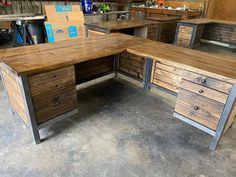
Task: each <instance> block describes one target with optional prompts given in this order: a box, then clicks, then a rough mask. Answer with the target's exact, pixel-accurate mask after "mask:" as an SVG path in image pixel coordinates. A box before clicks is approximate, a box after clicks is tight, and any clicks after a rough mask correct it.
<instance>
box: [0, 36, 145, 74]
mask: <svg viewBox="0 0 236 177" xmlns="http://www.w3.org/2000/svg"><path fill="white" fill-rule="evenodd" d="M144 42H145V39H143V38H137V37H133V36H129V35H125V34H119V33H114V34H110V35H102V36H99V37H91V38H84V39H74V40H68V41H61V42H57V43H54V44H51V43H46V44H40V45H33V46H26V47H17V48H9V49H3V50H0V61H1V62H3V65H4V66H6V65H8V67H10V69H11V70H13V72H15V73H16V74H17V75H19V76H22V75H27V76H28V75H34V74H38V73H43V72H46V71H50V70H54V69H59V68H63V67H66V66H71V65H74V64H76V63H80V62H83V61H88V60H93V59H97V58H100V57H105V56H109V55H114V54H118V53H120V52H121V51H123V50H125V49H126V48H128V47H130V46H133V45H138V44H141V43H144Z"/></svg>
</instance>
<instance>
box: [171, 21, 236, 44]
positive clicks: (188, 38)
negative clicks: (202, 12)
mask: <svg viewBox="0 0 236 177" xmlns="http://www.w3.org/2000/svg"><path fill="white" fill-rule="evenodd" d="M202 39H205V40H207V41H216V42H221V43H225V44H228V45H229V47H232V48H235V47H236V22H232V21H224V20H214V19H208V18H201V19H192V20H182V21H179V22H178V24H177V30H176V36H175V44H176V45H178V46H183V47H188V48H195V47H198V46H199V45H200V43H201V40H202Z"/></svg>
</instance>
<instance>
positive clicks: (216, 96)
mask: <svg viewBox="0 0 236 177" xmlns="http://www.w3.org/2000/svg"><path fill="white" fill-rule="evenodd" d="M180 87H181V88H183V89H185V90H188V91H190V92H193V93H196V94H199V95H202V96H204V97H206V98H209V99H212V100H215V101H218V102H220V103H223V104H225V103H226V100H227V98H228V95H227V94H226V93H222V92H219V91H217V90H213V89H211V88H207V87H205V86H202V85H198V84H195V83H192V82H189V81H186V80H184V79H183V80H182V82H181V86H180Z"/></svg>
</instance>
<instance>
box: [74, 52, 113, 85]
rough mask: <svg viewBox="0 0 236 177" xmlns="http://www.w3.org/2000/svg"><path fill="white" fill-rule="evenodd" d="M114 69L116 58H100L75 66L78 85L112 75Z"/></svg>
mask: <svg viewBox="0 0 236 177" xmlns="http://www.w3.org/2000/svg"><path fill="white" fill-rule="evenodd" d="M113 68H114V56H113V55H112V56H108V57H103V58H98V59H96V60H93V61H86V62H83V63H79V64H77V65H75V73H76V74H75V75H76V84H81V83H84V82H87V81H89V80H92V79H95V78H97V77H99V76H101V75H104V74H107V73H110V72H112V71H113Z"/></svg>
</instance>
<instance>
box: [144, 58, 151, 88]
mask: <svg viewBox="0 0 236 177" xmlns="http://www.w3.org/2000/svg"><path fill="white" fill-rule="evenodd" d="M152 65H153V60H152V59H150V58H147V59H146V61H145V70H144V81H143V82H144V89H145V90H150V81H151V75H152Z"/></svg>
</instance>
